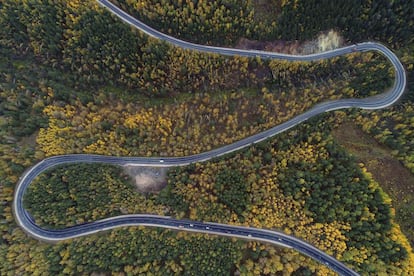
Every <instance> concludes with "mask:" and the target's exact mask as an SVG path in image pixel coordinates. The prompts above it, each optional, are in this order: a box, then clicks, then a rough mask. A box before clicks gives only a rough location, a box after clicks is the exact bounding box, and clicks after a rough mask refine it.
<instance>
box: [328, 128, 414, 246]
mask: <svg viewBox="0 0 414 276" xmlns="http://www.w3.org/2000/svg"><path fill="white" fill-rule="evenodd" d="M332 134H333V136H334V138H335V140H336V141H337V142H338V143H339V144H340V145H342V146H343V147H345V148H346V149H347V150H348V152H350V153H351V154H352V155H354V156H355V157H356V159H357V160H358V162H362V163H364V164H365V166H366V168H367V170H368V171H369V172H370V173H371V174H372V176H373V178H374V180H375V181H377V182H378V183H379V184H380V186H381V187H382V189H383V190H384V191H385V192H386V193H387V194H388V195H389V196H390V197H391V199H392V205H393V207H394V208H395V211H396V221H397V223H398V224H400V226H401V229H402V231H403V232H404V234H405V235H406V236H407V238H408V239H409V241H410V243H411V245H414V223H413V221H414V175H413V174H412V173H411V172H410V170H408V169H407V168H406V167H404V165H403V164H402V163H401V162H400V161H399V160H398V159H396V158H395V157H393V156H392V155H391V150H390V149H388V148H387V147H385V146H383V145H380V144H379V143H378V142H377V141H376V140H375V139H374V138H372V137H371V136H369V135H368V134H366V133H365V132H363V131H362V130H361V129H360V128H358V127H357V126H356V125H355V124H353V123H351V122H345V123H343V124H341V125H340V126H339V127H338V128H337V129H335V130H334V131H333V132H332Z"/></svg>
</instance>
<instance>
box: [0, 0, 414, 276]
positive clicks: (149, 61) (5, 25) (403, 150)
mask: <svg viewBox="0 0 414 276" xmlns="http://www.w3.org/2000/svg"><path fill="white" fill-rule="evenodd" d="M113 3H115V4H117V5H119V6H120V7H122V8H123V9H124V10H126V11H128V12H129V13H131V14H133V15H134V16H136V17H138V18H140V19H141V20H143V21H144V22H146V23H147V24H149V25H150V26H152V27H154V28H156V29H158V30H160V31H162V32H165V33H167V34H170V35H172V36H176V37H179V38H182V39H184V40H188V41H192V42H197V43H203V44H209V45H226V46H234V45H236V44H237V43H238V41H239V40H240V39H242V38H247V39H250V40H253V39H255V40H259V41H261V42H264V41H275V40H282V41H288V40H291V41H293V40H300V41H304V40H312V39H315V38H316V37H317V36H318V34H320V33H321V32H324V31H327V30H330V29H334V30H336V31H337V32H339V33H340V34H341V35H342V36H343V37H344V39H345V43H347V44H348V43H355V42H361V41H367V40H375V41H379V42H382V43H384V44H385V45H387V46H390V47H391V48H392V49H393V50H395V51H396V53H397V55H398V56H399V58H400V59H401V61H402V62H403V64H404V66H405V67H406V69H407V74H408V88H407V92H406V94H405V96H404V98H403V99H402V100H401V102H399V103H398V104H397V105H395V106H394V107H392V108H389V109H387V110H383V111H357V110H353V111H349V112H347V113H346V114H344V113H339V112H338V113H335V114H329V115H323V116H319V117H318V118H314V119H312V120H311V121H309V123H306V124H303V125H300V126H298V127H296V128H294V129H292V130H291V131H289V132H287V133H284V134H282V135H279V136H277V137H274V138H272V139H270V140H269V141H265V142H263V143H260V144H258V145H255V146H253V147H251V148H248V149H245V150H243V151H240V152H237V153H234V154H232V155H230V156H225V157H223V158H220V159H218V160H213V161H211V162H206V163H202V164H194V165H192V166H189V167H184V168H173V169H171V170H170V171H169V172H168V176H167V179H166V182H168V185H167V186H166V188H165V189H163V190H162V191H161V192H160V193H147V194H141V193H139V192H137V191H136V189H135V188H134V187H133V185H132V184H131V183H132V182H131V181H132V180H131V179H130V177H128V176H126V174H125V172H123V171H122V168H118V167H111V166H104V165H94V166H90V165H85V164H77V165H71V166H63V167H58V168H54V169H52V170H50V171H48V172H45V173H44V174H42V175H40V176H39V178H38V179H37V180H36V181H35V183H33V185H32V187H31V188H30V189H29V191H28V194H27V195H26V196H25V204H26V206H27V208H29V210H30V212H31V214H32V215H33V216H34V218H35V219H36V222H38V223H39V224H40V225H43V226H45V227H51V228H61V227H65V226H70V225H73V224H77V223H82V222H88V221H93V220H96V219H100V218H105V217H107V216H112V215H116V214H121V213H122V214H123V213H152V214H161V215H171V216H174V217H178V218H190V219H194V220H206V221H213V222H223V223H230V224H246V225H251V226H255V227H263V228H274V229H279V230H283V231H285V232H287V233H289V234H293V235H295V236H298V237H300V238H303V239H305V240H306V241H308V242H310V243H312V244H314V245H315V246H317V247H318V248H321V249H322V250H324V251H326V252H328V253H329V254H332V255H333V256H335V257H336V258H338V259H339V260H341V261H343V262H345V263H346V264H347V265H349V266H350V267H352V268H353V269H355V270H356V271H358V272H360V273H361V274H373V275H376V274H381V273H382V274H388V275H401V274H404V273H406V274H408V273H410V272H411V271H414V268H413V264H414V257H413V252H412V247H411V245H413V244H414V240H413V238H412V237H414V231H413V228H407V227H405V228H404V231H406V232H404V234H406V235H407V237H409V240H407V238H406V237H405V235H404V234H403V233H402V232H401V230H400V228H399V226H398V224H397V223H396V220H397V222H398V219H405V220H409V219H410V218H412V216H413V214H414V209H412V207H410V206H409V205H407V207H406V209H404V210H401V211H400V210H394V209H393V205H392V202H391V200H390V199H389V197H388V196H387V195H386V194H385V193H384V192H383V191H382V189H381V187H380V186H379V185H381V183H376V182H375V181H374V180H373V179H372V177H371V175H370V173H369V172H368V171H367V169H366V167H365V166H364V165H363V164H357V162H356V161H355V159H354V158H353V157H352V156H350V154H349V153H348V152H346V151H345V150H344V149H343V148H342V147H341V146H339V145H338V144H337V143H336V142H335V140H334V139H333V138H332V136H331V135H330V131H331V128H333V127H335V126H336V125H337V124H339V123H340V122H341V120H342V119H343V118H344V116H347V117H348V118H349V120H352V121H353V122H354V123H355V124H357V125H359V126H360V127H361V129H363V131H365V132H367V133H369V134H370V135H372V136H373V137H374V138H375V139H376V140H377V141H379V142H380V143H382V144H385V145H387V146H388V147H389V148H390V149H391V150H392V154H393V156H395V157H396V158H398V159H399V160H400V161H401V162H402V163H403V164H404V166H406V167H407V168H409V169H410V170H411V171H412V172H413V173H414V169H413V168H414V160H413V152H414V144H413V142H412V141H414V139H413V133H414V132H413V130H414V120H413V118H414V111H413V103H412V100H413V99H414V92H413V79H414V77H413V70H414V56H413V55H412V53H413V50H414V41H413V38H414V36H413V31H414V22H413V17H414V3H413V1H412V0H410V1H401V0H400V1H398V0H396V1H385V0H384V1H382V0H369V1H365V2H364V3H361V1H345V0H343V1H342V0H341V1H313V0H310V1H309V0H306V1H305V0H295V1H293V0H287V1H280V0H246V1H233V0H220V1H193V0H174V1H173V0H171V1H164V0H163V1H156V0H144V1H134V0H124V1H121V0H119V1H113ZM0 72H1V73H0V202H1V204H0V274H2V275H3V274H4V275H13V274H19V275H32V274H45V275H47V274H50V275H56V274H69V275H79V274H91V273H94V272H100V273H107V274H109V273H110V272H112V273H113V274H114V275H125V274H140V273H141V274H143V273H146V274H156V275H168V274H174V273H177V274H181V275H187V274H197V275H203V274H206V275H211V274H214V275H228V274H229V273H230V274H234V273H238V272H240V273H241V274H242V275H249V274H252V273H256V274H262V275H274V274H277V273H281V272H284V273H287V274H295V273H296V274H301V275H310V274H312V273H319V274H322V275H328V274H329V273H332V272H331V271H330V270H329V269H328V268H326V267H324V266H322V265H320V264H318V263H316V262H314V261H312V260H310V259H309V258H306V257H305V256H302V255H300V254H298V253H297V252H294V251H292V250H288V249H283V248H277V247H273V246H270V245H266V244H260V243H256V242H246V241H236V240H232V239H227V238H217V237H212V236H207V235H201V234H184V233H180V232H174V231H169V230H160V229H150V228H143V227H134V228H124V229H117V230H112V231H108V232H105V233H101V234H99V235H92V236H89V237H84V238H79V239H75V240H70V241H66V242H62V243H59V244H55V245H49V244H45V243H42V242H38V241H36V240H34V239H32V238H30V237H27V236H26V235H25V234H24V232H23V231H22V230H21V229H20V228H18V227H17V226H16V224H15V222H14V219H13V215H12V210H11V202H12V199H13V190H14V187H15V185H16V183H17V182H18V179H19V177H20V175H21V174H22V173H23V172H24V170H25V169H26V168H28V167H30V166H32V165H33V164H35V163H36V162H37V161H39V160H41V159H42V158H44V157H45V156H52V155H57V154H65V153H96V154H107V155H129V156H160V155H161V156H183V155H188V154H192V153H196V152H202V151H205V150H209V149H212V148H215V147H218V146H220V145H224V144H228V143H231V142H234V141H236V140H238V139H241V138H243V137H246V136H248V135H251V134H254V133H257V132H259V131H262V130H264V129H268V128H270V127H272V126H275V125H277V124H279V123H281V122H283V121H286V120H288V119H289V118H292V117H293V116H295V115H297V114H299V113H301V112H303V111H304V110H307V109H309V108H310V107H311V106H313V105H315V104H317V103H318V102H321V101H324V100H329V99H338V98H346V97H359V98H362V97H367V96H371V95H375V94H378V93H382V92H383V91H385V90H386V89H387V88H388V87H389V86H390V85H392V81H393V79H392V78H393V72H392V69H390V64H389V63H388V62H387V61H386V59H385V58H384V57H382V56H380V55H378V54H375V53H354V54H352V55H347V56H344V57H338V58H335V59H330V60H324V61H320V62H312V63H305V62H295V63H289V62H283V61H278V60H272V61H264V60H260V59H247V58H240V57H223V56H219V55H210V54H204V53H199V52H193V51H189V50H183V49H179V48H176V47H173V46H171V45H168V44H166V43H164V42H161V41H157V40H155V39H153V38H150V37H148V36H146V35H145V34H143V33H140V32H139V31H136V30H134V29H132V28H131V27H130V26H128V25H126V24H124V23H122V22H121V21H120V20H119V19H118V18H116V17H114V16H112V15H111V14H110V13H109V12H108V11H106V10H105V9H104V8H102V7H100V6H99V5H98V3H97V2H96V1H93V0H88V1H78V0H74V1H64V0H13V1H12V0H4V1H1V3H0ZM407 200H409V198H408V197H407ZM410 208H411V209H410ZM394 213H396V216H394ZM407 218H408V219H407ZM410 242H411V245H410Z"/></svg>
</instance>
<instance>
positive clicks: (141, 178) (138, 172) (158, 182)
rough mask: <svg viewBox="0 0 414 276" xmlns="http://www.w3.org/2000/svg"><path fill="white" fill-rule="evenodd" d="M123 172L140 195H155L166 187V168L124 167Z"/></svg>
mask: <svg viewBox="0 0 414 276" xmlns="http://www.w3.org/2000/svg"><path fill="white" fill-rule="evenodd" d="M124 170H125V172H126V173H127V174H128V175H129V176H131V178H132V179H133V181H134V184H135V186H136V187H137V190H138V191H139V192H141V193H156V192H159V191H161V190H162V189H163V188H164V187H165V186H166V185H167V171H168V169H167V168H160V167H142V166H124Z"/></svg>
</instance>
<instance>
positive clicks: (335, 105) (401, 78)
mask: <svg viewBox="0 0 414 276" xmlns="http://www.w3.org/2000/svg"><path fill="white" fill-rule="evenodd" d="M98 2H99V3H100V4H101V5H102V6H103V7H105V8H107V9H108V10H109V11H110V12H111V13H113V14H114V15H116V16H118V17H119V18H120V19H121V20H123V21H124V22H126V23H128V24H130V25H132V26H134V27H136V28H138V29H139V30H141V31H143V32H145V33H146V34H148V35H150V36H152V37H155V38H157V39H161V40H165V41H167V42H169V43H172V44H174V45H175V46H178V47H181V48H185V49H191V50H195V51H202V52H206V53H217V54H221V55H229V56H246V57H260V58H262V59H284V60H290V61H312V60H318V59H327V58H332V57H335V56H340V55H345V54H349V53H352V52H356V51H360V52H362V51H377V52H380V53H381V54H383V55H384V56H385V57H387V58H388V59H389V61H390V62H391V63H392V65H393V66H394V69H395V81H394V85H393V87H392V88H391V89H389V90H388V91H386V92H384V93H382V94H381V95H376V96H373V97H369V98H364V99H341V100H335V101H327V102H323V103H320V104H317V105H316V106H314V107H313V108H312V109H310V110H308V111H306V112H304V113H302V114H300V115H298V116H296V117H294V118H293V119H291V120H289V121H287V122H284V123H282V124H280V125H278V126H275V127H273V128H271V129H268V130H266V131H263V132H261V133H258V134H255V135H253V136H250V137H247V138H244V139H242V140H240V141H237V142H235V143H232V144H229V145H226V146H223V147H220V148H217V149H214V150H211V151H207V152H203V153H200V154H195V155H190V156H184V157H167V158H158V157H150V158H146V157H112V156H102V155H90V154H76V155H60V156H54V157H50V158H46V159H44V160H42V161H40V162H39V163H37V164H36V165H35V166H33V167H31V168H30V169H28V170H27V171H26V172H25V173H24V174H23V175H22V176H21V177H20V180H19V182H18V184H17V186H16V190H15V196H14V201H13V213H14V216H15V219H16V222H17V223H18V225H19V226H20V227H21V228H22V229H23V230H24V231H25V232H26V233H27V234H28V235H30V236H32V237H34V238H37V239H39V240H42V241H45V242H57V241H62V240H66V239H72V238H76V237H81V236H86V235H90V234H93V233H97V232H100V231H105V230H109V229H113V228H117V227H125V226H137V225H145V226H151V227H162V228H168V229H176V230H180V231H190V232H198V233H207V234H215V235H221V236H230V237H237V238H243V239H247V240H256V241H262V242H266V243H271V244H275V245H278V246H284V247H287V248H293V249H295V250H297V251H299V252H301V253H302V254H305V255H307V256H309V257H311V258H313V259H314V260H316V261H318V262H320V263H322V264H324V265H326V266H328V267H329V268H331V269H332V270H334V271H336V272H338V273H339V274H341V275H358V274H357V273H356V272H354V271H353V270H351V269H349V268H347V267H346V266H345V265H344V264H342V263H341V262H339V261H338V260H336V259H335V258H333V257H331V256H330V255H328V254H326V253H324V252H322V251H321V250H319V249H317V248H315V247H314V246H312V245H310V244H308V243H306V242H304V241H302V240H300V239H297V238H295V237H292V236H289V235H286V234H283V233H281V232H278V231H270V230H265V229H258V228H253V227H242V226H234V225H224V224H216V223H210V222H199V221H189V220H177V219H174V218H171V217H164V216H156V215H147V214H134V215H123V216H117V217H111V218H107V219H103V220H98V221H95V222H91V223H85V224H80V225H76V226H73V227H68V228H65V229H59V230H51V229H43V228H41V227H39V226H38V225H37V224H36V222H35V221H34V219H33V217H32V216H31V215H30V214H29V213H28V212H27V211H26V209H25V208H24V206H23V196H24V194H25V191H26V189H27V187H28V186H29V185H30V184H31V183H32V181H33V180H34V179H35V177H36V176H37V175H39V174H40V173H42V172H44V171H45V170H47V169H50V168H52V167H54V166H57V165H62V164H70V163H106V164H113V165H121V166H122V165H134V166H158V167H173V166H185V165H189V164H191V163H195V162H203V161H207V160H210V159H212V158H215V157H218V156H222V155H224V154H228V153H231V152H234V151H237V150H239V149H242V148H245V147H248V146H250V145H252V144H255V143H258V142H260V141H263V140H265V139H267V138H269V137H272V136H275V135H277V134H279V133H281V132H284V131H286V130H288V129H290V128H292V127H294V126H296V125H298V124H300V123H302V122H303V121H306V120H308V119H309V118H311V117H313V116H316V115H318V114H321V113H323V112H328V111H332V110H338V109H344V108H362V109H381V108H385V107H387V106H390V105H392V104H393V103H395V102H396V101H397V100H398V99H399V98H400V97H401V95H402V94H403V92H404V90H405V86H406V75H405V70H404V67H403V66H402V64H401V62H400V61H399V60H398V58H397V57H396V56H395V54H394V53H393V52H392V51H391V50H389V49H388V48H387V47H385V46H384V45H382V44H379V43H375V42H365V43H359V44H355V45H351V46H347V47H343V48H339V49H335V50H330V51H326V52H323V53H317V54H312V55H306V56H297V55H286V54H279V53H273V52H264V51H256V50H240V49H231V48H224V47H211V46H204V45H198V44H194V43H189V42H185V41H182V40H179V39H177V38H174V37H171V36H168V35H166V34H163V33H160V32H158V31H157V30H154V29H152V28H151V27H149V26H147V25H145V24H144V23H142V22H141V21H139V20H137V19H135V18H133V17H132V16H130V15H128V14H127V13H125V12H124V11H122V10H120V9H119V8H117V7H116V6H115V5H113V4H112V3H110V2H109V1H107V0H98Z"/></svg>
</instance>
